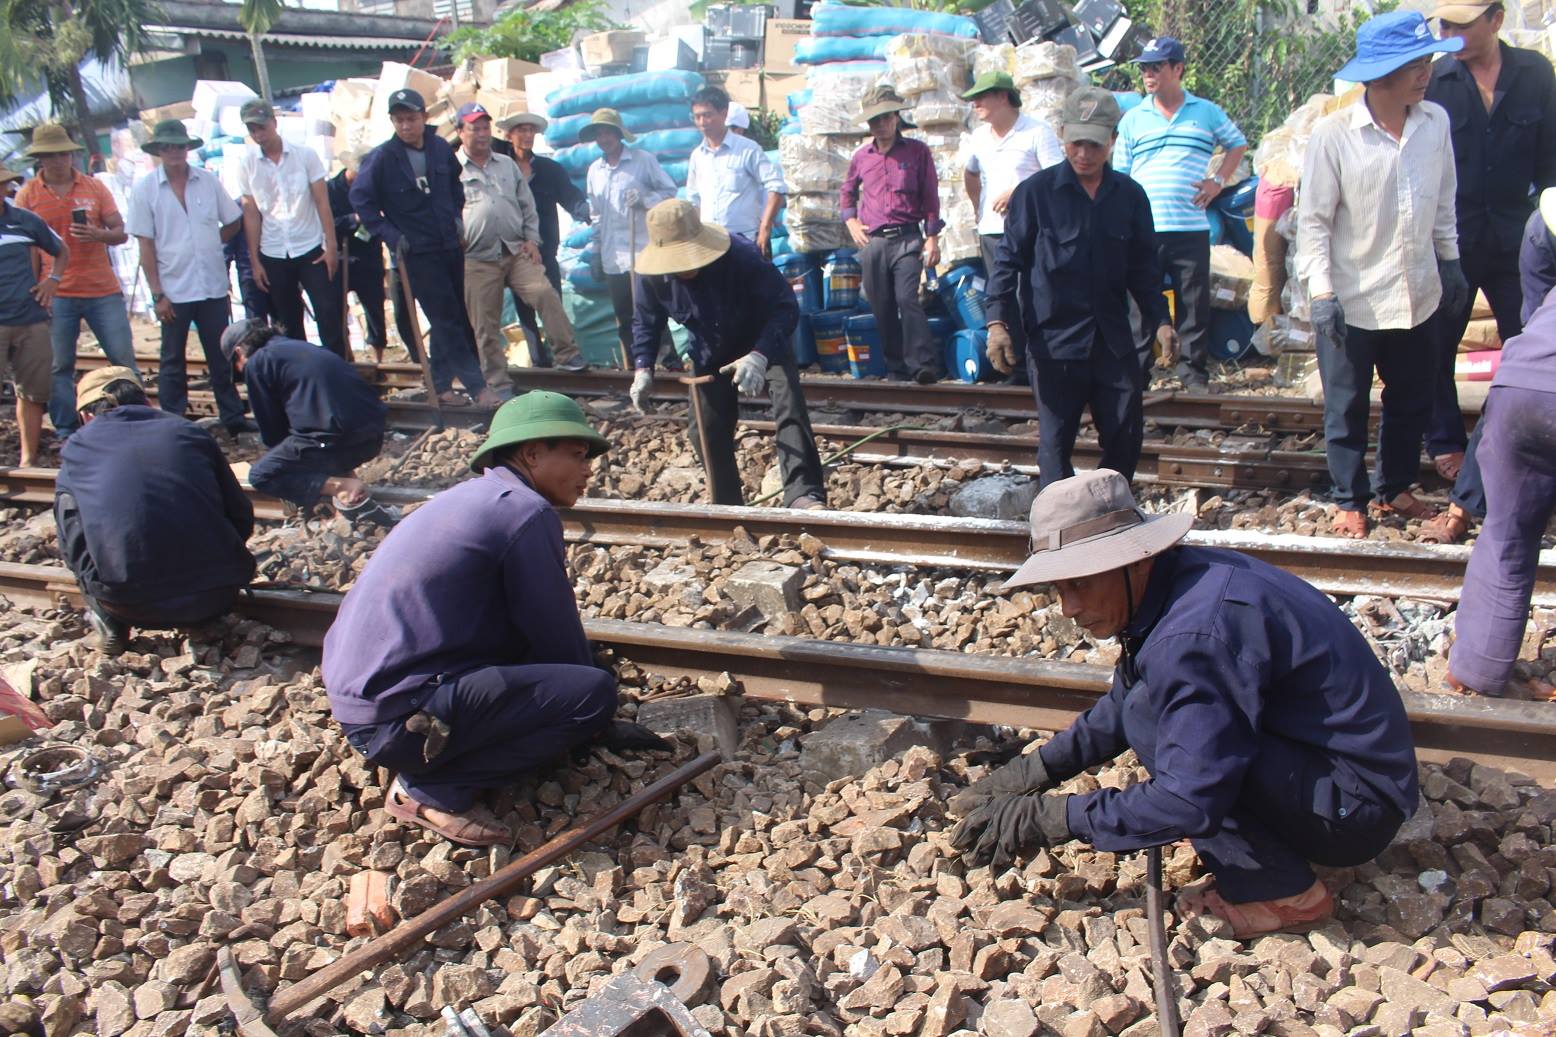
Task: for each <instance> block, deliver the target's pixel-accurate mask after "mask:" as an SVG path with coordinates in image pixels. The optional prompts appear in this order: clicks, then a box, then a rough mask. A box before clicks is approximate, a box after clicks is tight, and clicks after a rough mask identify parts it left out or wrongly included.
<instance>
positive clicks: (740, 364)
mask: <svg viewBox="0 0 1556 1037" xmlns="http://www.w3.org/2000/svg"><path fill="white" fill-rule="evenodd" d="M719 370H720V372H722V373H723V374H731V373H733V374H734V376H735V388H736V389H739V390H740V393H741V395H742V396H765V395H766V394H767V358H766V357H765V356H763V355H762V354H760V353H758V352H756V351H755V350H753V351H751V352H750V353H747V354H746V355H745V356H743V357H741V358H740V359H739V360H736V361H735V362H734V363H733V364H725V365H724V366H723V367H721V368H719Z"/></svg>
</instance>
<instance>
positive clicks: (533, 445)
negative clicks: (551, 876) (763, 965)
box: [323, 391, 667, 846]
mask: <svg viewBox="0 0 1556 1037" xmlns="http://www.w3.org/2000/svg"><path fill="white" fill-rule="evenodd" d="M608 447H609V444H608V443H607V442H606V440H605V437H603V436H601V435H600V434H599V433H598V432H596V431H595V430H594V429H592V428H590V427H589V425H588V424H587V423H586V422H585V421H584V416H583V411H582V410H581V409H580V408H579V406H578V405H577V404H576V403H574V402H573V401H572V400H570V399H568V398H567V397H566V396H561V395H559V394H557V393H551V392H538V391H537V392H530V393H526V394H524V395H523V396H520V397H518V398H517V399H513V400H510V401H508V402H507V403H505V404H503V405H502V407H500V408H499V409H498V411H497V414H496V415H495V416H494V417H493V419H492V430H491V434H490V435H489V436H488V437H487V439H486V442H485V443H484V444H482V446H481V449H480V450H479V451H477V452H476V454H475V456H474V457H473V458H472V459H471V461H470V467H471V468H472V469H473V470H474V471H476V472H478V473H483V474H482V475H481V477H480V478H478V479H471V480H469V481H467V482H464V483H461V484H460V485H458V486H456V487H454V488H453V489H451V490H445V491H444V492H443V493H440V494H438V495H437V496H436V497H434V498H432V500H430V501H428V502H427V503H426V504H424V505H422V506H421V507H420V508H418V509H417V510H416V511H414V512H412V513H411V514H410V515H409V516H408V517H407V518H406V519H405V520H404V521H402V522H401V523H400V524H399V525H397V526H396V527H395V528H394V529H393V530H392V531H391V532H390V533H389V535H388V536H387V537H385V538H384V541H383V543H382V544H381V545H380V546H379V548H378V550H377V551H375V552H374V553H373V556H372V558H371V559H369V560H368V563H367V567H366V568H365V569H363V570H362V575H361V576H360V577H359V578H358V580H357V582H356V585H355V586H353V587H352V588H351V591H350V592H349V593H348V594H347V595H346V598H345V600H344V601H343V602H342V603H341V606H340V612H339V613H338V615H337V616H336V619H335V623H334V625H333V626H331V627H330V631H329V634H328V635H327V636H326V637H325V639H324V665H323V670H324V683H325V686H326V688H327V689H328V691H329V700H330V708H331V711H332V712H333V713H334V715H335V719H336V720H337V721H339V722H340V725H341V727H342V728H344V730H345V734H346V739H347V741H349V742H350V743H351V745H352V747H353V748H355V749H356V750H357V751H358V752H360V753H361V754H362V755H363V756H365V757H366V758H367V759H368V761H369V762H371V763H374V764H376V765H378V766H380V767H387V768H389V769H390V770H392V771H395V772H396V773H397V774H398V777H397V779H396V780H395V782H394V784H393V785H392V786H391V788H390V789H389V793H388V797H387V800H386V802H385V807H384V809H385V810H386V811H388V813H389V814H390V816H392V817H395V818H398V819H400V820H402V821H406V822H408V823H411V824H419V825H422V826H424V827H426V828H428V829H430V830H432V831H434V832H437V833H438V834H439V835H442V836H443V837H444V838H446V839H449V840H451V841H452V842H456V843H462V844H464V845H466V846H493V845H497V844H499V843H507V842H509V841H510V840H511V838H512V836H511V834H510V833H509V832H508V830H507V829H506V828H505V827H503V826H502V825H501V824H498V823H497V822H495V821H494V820H492V819H491V818H490V817H489V816H487V815H486V814H485V813H484V812H483V811H480V810H478V809H477V807H476V798H477V796H478V795H479V794H480V792H481V791H482V790H484V789H490V788H496V787H499V786H501V785H505V784H507V783H509V782H510V781H512V780H513V779H514V778H516V777H517V776H518V775H519V774H520V773H521V772H523V771H526V770H530V769H532V768H535V767H538V766H540V765H542V764H545V763H547V762H549V761H551V760H553V759H555V758H556V757H558V756H560V755H562V754H563V753H565V752H567V751H568V750H569V749H571V748H573V747H574V746H577V745H579V744H581V743H584V742H588V741H590V740H598V741H599V743H600V744H602V745H605V746H607V747H608V748H612V749H631V748H664V747H667V746H666V743H665V742H664V741H663V740H661V739H659V738H657V737H655V736H653V735H651V734H649V733H648V732H647V731H645V730H644V729H642V728H640V727H638V726H637V725H635V724H629V723H626V722H625V721H613V720H612V719H611V716H612V714H613V713H615V711H616V678H615V676H614V675H613V674H611V673H610V672H608V671H606V670H602V669H600V668H598V667H597V666H596V665H595V662H594V655H593V653H592V652H591V651H590V649H589V641H588V638H587V637H586V636H585V635H584V629H583V622H582V620H581V619H580V618H579V615H578V605H577V602H575V601H574V600H573V588H572V586H571V585H570V584H569V583H568V576H567V560H566V555H565V553H564V549H563V545H562V522H561V519H559V518H558V517H557V513H556V510H555V509H556V508H559V507H569V506H571V505H572V504H573V503H574V502H575V501H576V500H577V499H578V497H579V495H581V494H582V493H583V491H584V488H585V486H587V485H588V482H589V469H590V466H591V464H592V463H593V459H594V458H596V457H598V456H599V455H600V454H603V453H604V452H605V451H606V449H607V448H608Z"/></svg>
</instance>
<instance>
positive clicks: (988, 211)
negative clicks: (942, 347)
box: [962, 72, 1064, 385]
mask: <svg viewBox="0 0 1556 1037" xmlns="http://www.w3.org/2000/svg"><path fill="white" fill-rule="evenodd" d="M962 99H963V100H966V101H971V102H972V106H973V113H974V114H975V115H977V116H978V121H979V123H980V125H979V126H977V127H975V128H974V129H973V131H972V133H971V134H969V136H968V142H967V152H966V155H967V161H966V164H965V166H964V167H963V172H962V186H963V187H965V188H966V189H967V197H968V199H969V200H970V201H971V202H972V206H973V211H974V212H976V213H977V214H978V242H979V246H980V249H981V251H982V253H983V269H984V271H985V272H987V273H988V274H990V275H992V274H993V273H994V259H995V257H996V256H998V255H999V248H1000V242H1001V241H1002V240H1004V237H1005V210H1006V209H1007V208H1008V207H1009V206H1010V196H1011V194H1012V193H1013V192H1014V191H1015V190H1016V185H1017V184H1019V183H1021V181H1023V180H1025V179H1026V178H1027V177H1029V176H1031V175H1032V174H1033V173H1035V172H1037V171H1038V170H1039V169H1047V168H1048V167H1049V166H1056V165H1058V164H1059V163H1061V162H1063V161H1064V148H1063V146H1062V145H1060V143H1059V138H1058V136H1057V135H1055V133H1054V131H1053V129H1052V128H1051V127H1050V126H1049V125H1048V123H1046V122H1043V121H1041V120H1038V119H1034V118H1032V117H1031V116H1030V115H1023V114H1022V113H1021V93H1020V91H1018V90H1017V89H1016V83H1015V81H1014V80H1013V79H1011V78H1010V76H1009V75H1008V74H1007V73H1004V72H985V73H984V74H983V75H981V76H979V77H978V79H977V80H976V81H975V82H974V83H973V85H972V89H971V90H969V91H967V92H966V93H965V94H963V95H962ZM1010 339H1011V345H1012V347H1013V348H1014V349H1015V351H1016V356H1018V357H1023V356H1025V355H1026V333H1025V332H1024V331H1023V329H1022V327H1021V322H1020V321H1013V322H1012V323H1011V325H1010ZM1026 373H1027V372H1026V366H1025V365H1017V367H1016V369H1015V371H1014V372H1012V375H1011V380H1012V381H1019V382H1020V383H1021V384H1023V385H1024V384H1026Z"/></svg>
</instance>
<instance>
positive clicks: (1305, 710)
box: [953, 471, 1417, 938]
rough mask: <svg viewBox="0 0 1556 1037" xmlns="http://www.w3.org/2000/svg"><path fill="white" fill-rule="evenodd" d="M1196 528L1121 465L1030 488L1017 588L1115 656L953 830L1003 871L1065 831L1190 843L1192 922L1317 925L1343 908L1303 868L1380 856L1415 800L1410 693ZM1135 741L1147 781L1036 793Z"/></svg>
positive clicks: (1126, 845) (1311, 596)
mask: <svg viewBox="0 0 1556 1037" xmlns="http://www.w3.org/2000/svg"><path fill="white" fill-rule="evenodd" d="M1193 521H1194V520H1193V516H1192V515H1183V514H1175V515H1158V516H1148V515H1145V514H1143V513H1142V512H1141V511H1140V510H1139V508H1138V507H1136V505H1135V501H1134V498H1133V497H1132V496H1131V495H1130V492H1129V485H1128V483H1126V482H1125V481H1124V479H1123V477H1122V476H1120V475H1118V474H1117V473H1116V472H1107V471H1096V472H1087V473H1086V474H1084V475H1079V476H1076V477H1074V478H1071V479H1064V480H1061V481H1059V482H1057V483H1053V484H1051V485H1049V486H1047V487H1045V488H1044V489H1043V490H1042V491H1041V492H1040V493H1039V494H1038V496H1037V500H1036V501H1034V502H1033V504H1032V513H1031V525H1032V543H1033V553H1032V555H1031V557H1030V558H1028V559H1027V561H1026V563H1025V564H1024V565H1022V567H1021V568H1020V569H1019V570H1018V571H1017V572H1016V575H1015V576H1014V577H1013V578H1012V579H1011V580H1010V582H1009V583H1008V584H1006V586H1007V587H1024V586H1029V585H1032V584H1050V583H1051V584H1053V585H1055V587H1056V588H1057V590H1058V593H1059V597H1060V599H1061V601H1062V603H1063V608H1064V614H1065V615H1066V616H1068V617H1070V618H1071V619H1073V620H1074V621H1075V622H1076V623H1078V624H1079V625H1080V626H1082V627H1084V628H1085V629H1086V630H1087V631H1088V632H1089V633H1090V634H1091V636H1093V637H1097V638H1103V637H1119V638H1120V639H1121V645H1122V649H1123V652H1122V655H1121V657H1120V660H1119V664H1118V667H1117V668H1116V669H1115V670H1114V672H1113V687H1112V689H1111V690H1110V691H1109V692H1108V694H1107V695H1106V696H1105V697H1104V698H1102V699H1101V700H1099V701H1098V702H1097V703H1096V704H1095V705H1094V706H1092V707H1091V708H1090V709H1088V710H1087V711H1086V712H1085V713H1083V714H1081V717H1080V719H1078V720H1076V721H1075V723H1074V724H1072V725H1071V726H1070V727H1069V729H1068V730H1066V731H1063V732H1060V733H1059V734H1057V735H1055V736H1054V737H1053V738H1052V739H1050V740H1049V741H1048V742H1047V743H1046V744H1044V745H1043V746H1042V747H1041V748H1039V749H1037V750H1035V751H1033V752H1030V753H1028V754H1027V755H1025V756H1023V757H1020V758H1018V759H1017V760H1015V761H1013V762H1012V763H1010V764H1008V765H1007V766H1006V767H1004V768H1001V769H1000V770H999V771H997V772H995V774H994V775H992V776H990V778H988V779H985V781H984V782H980V783H979V784H978V785H975V786H974V787H973V788H972V789H970V790H969V791H968V792H967V793H964V794H963V795H962V796H961V797H958V799H957V800H956V801H954V802H953V809H954V810H955V811H956V812H957V813H961V814H963V821H962V823H961V824H960V825H958V827H957V829H956V832H955V833H954V836H953V841H954V843H955V844H956V845H957V846H958V847H959V848H961V849H963V850H966V851H968V852H969V853H970V855H971V857H972V859H973V861H974V863H976V864H987V863H990V862H993V863H994V864H995V866H996V867H1001V868H1003V867H1004V866H1006V865H1008V864H1010V863H1011V861H1013V860H1014V859H1016V858H1017V857H1019V856H1025V855H1030V854H1032V853H1035V852H1036V851H1037V850H1038V849H1040V848H1042V847H1044V846H1054V845H1057V844H1059V843H1063V842H1067V841H1069V840H1071V839H1081V840H1084V841H1086V842H1089V843H1091V844H1092V845H1094V846H1095V847H1096V848H1097V849H1099V850H1108V851H1112V852H1125V851H1130V850H1139V849H1143V848H1145V847H1148V846H1160V845H1163V844H1166V843H1171V842H1174V841H1176V840H1178V839H1185V838H1186V839H1188V840H1190V842H1192V844H1193V846H1194V850H1195V852H1196V853H1198V854H1199V858H1200V860H1201V862H1203V863H1204V865H1205V867H1206V869H1207V870H1208V871H1209V872H1210V873H1211V875H1212V876H1213V884H1212V885H1210V886H1209V887H1208V888H1205V889H1202V890H1200V891H1198V892H1197V894H1189V893H1185V894H1184V896H1183V897H1182V898H1181V899H1180V906H1181V907H1183V908H1184V909H1185V910H1186V912H1187V913H1200V912H1209V913H1211V914H1213V915H1216V916H1218V917H1220V918H1223V919H1225V920H1226V921H1228V922H1230V923H1231V924H1232V928H1233V931H1234V932H1235V933H1236V935H1237V936H1238V937H1239V938H1247V937H1250V936H1256V935H1259V934H1261V933H1268V932H1274V931H1276V930H1279V929H1284V928H1288V927H1296V926H1304V925H1311V924H1312V923H1314V922H1317V921H1320V920H1322V919H1324V918H1327V917H1328V916H1329V914H1330V913H1331V911H1332V910H1333V907H1334V901H1333V899H1332V898H1331V897H1330V894H1329V891H1328V890H1327V889H1326V888H1325V887H1324V885H1323V883H1322V882H1320V881H1318V880H1317V879H1315V878H1314V876H1313V869H1312V867H1311V864H1322V865H1326V866H1333V867H1350V866H1354V865H1358V864H1362V863H1364V862H1366V861H1369V860H1371V859H1372V858H1373V857H1375V856H1377V854H1378V853H1380V852H1381V851H1382V850H1383V848H1384V847H1386V846H1387V845H1388V844H1389V842H1390V840H1392V839H1393V837H1394V833H1395V832H1396V831H1398V830H1399V827H1400V825H1402V824H1403V823H1404V820H1405V818H1407V817H1409V816H1410V815H1411V814H1412V813H1414V811H1415V809H1416V797H1417V788H1416V760H1415V749H1414V746H1413V744H1412V742H1411V737H1410V727H1409V724H1408V723H1407V721H1406V719H1405V708H1404V704H1403V703H1402V702H1401V701H1400V697H1399V692H1398V691H1396V690H1395V688H1394V685H1393V683H1392V682H1391V681H1390V679H1389V676H1388V674H1387V673H1386V672H1385V671H1384V669H1383V667H1382V665H1380V664H1379V662H1378V660H1377V659H1376V657H1374V655H1373V653H1372V649H1371V648H1369V647H1368V645H1367V642H1366V640H1365V639H1364V638H1363V637H1362V635H1361V634H1360V633H1359V632H1358V631H1357V630H1356V628H1355V627H1354V626H1352V625H1351V622H1350V620H1348V619H1346V617H1345V614H1344V613H1342V612H1341V611H1340V610H1339V608H1337V607H1336V606H1335V604H1334V603H1333V602H1331V601H1330V600H1329V599H1328V598H1327V597H1326V596H1324V595H1323V594H1321V593H1319V592H1318V591H1317V590H1316V589H1314V588H1313V587H1312V586H1310V585H1308V584H1307V583H1305V582H1303V581H1302V580H1300V579H1298V578H1297V577H1295V576H1293V575H1291V574H1290V573H1287V572H1285V571H1283V570H1281V569H1277V568H1275V567H1274V566H1271V565H1268V564H1266V563H1264V562H1261V561H1256V560H1255V559H1252V558H1249V557H1248V556H1247V555H1243V554H1239V553H1238V552H1236V551H1228V550H1223V549H1220V548H1206V547H1184V546H1180V545H1178V541H1180V540H1181V539H1182V538H1183V536H1184V534H1185V533H1187V532H1188V530H1189V527H1190V526H1191V525H1192V524H1193ZM1125 749H1133V750H1134V751H1135V754H1136V755H1137V756H1138V757H1139V759H1140V763H1141V765H1142V766H1144V767H1145V769H1146V771H1147V772H1148V773H1149V775H1150V780H1148V781H1145V782H1143V783H1140V784H1136V785H1131V786H1129V787H1127V788H1122V789H1112V788H1109V789H1101V790H1099V791H1096V792H1091V793H1085V794H1081V795H1059V794H1052V793H1050V794H1047V795H1037V794H1036V793H1040V792H1043V791H1045V790H1047V789H1051V788H1053V787H1055V786H1057V785H1058V784H1060V783H1061V782H1063V781H1065V780H1067V779H1069V778H1072V777H1074V776H1075V775H1077V774H1079V773H1081V772H1082V771H1084V770H1086V769H1087V768H1089V767H1094V766H1097V765H1098V764H1101V763H1105V762H1107V761H1109V760H1111V759H1112V758H1113V757H1115V756H1117V755H1118V754H1119V753H1121V752H1123V751H1124V750H1125ZM969 808H970V809H969Z"/></svg>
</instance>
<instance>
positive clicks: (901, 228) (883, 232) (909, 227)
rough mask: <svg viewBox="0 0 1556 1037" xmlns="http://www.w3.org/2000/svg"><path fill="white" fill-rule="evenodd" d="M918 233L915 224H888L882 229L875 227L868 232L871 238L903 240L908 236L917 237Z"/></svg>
mask: <svg viewBox="0 0 1556 1037" xmlns="http://www.w3.org/2000/svg"><path fill="white" fill-rule="evenodd" d="M918 232H919V230H918V224H916V223H888V224H887V225H886V226H884V227H877V228H875V229H874V230H872V231H871V232H870V237H872V238H905V237H907V236H908V235H909V234H912V235H915V236H916V235H917V234H918Z"/></svg>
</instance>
